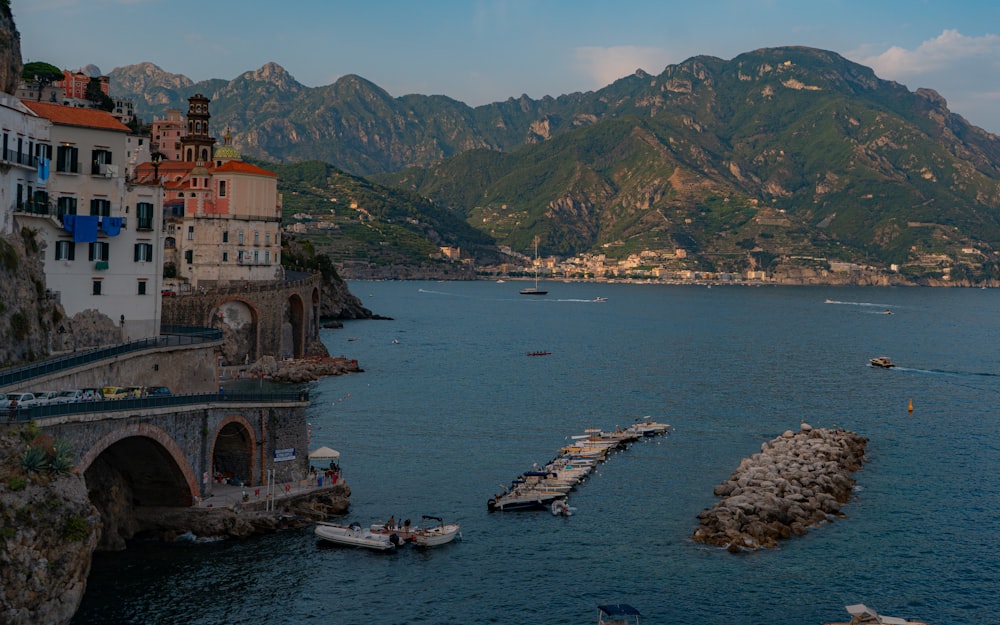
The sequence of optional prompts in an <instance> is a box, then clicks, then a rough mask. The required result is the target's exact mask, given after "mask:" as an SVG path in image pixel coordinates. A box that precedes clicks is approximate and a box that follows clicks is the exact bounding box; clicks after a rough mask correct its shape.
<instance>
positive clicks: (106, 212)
mask: <svg viewBox="0 0 1000 625" xmlns="http://www.w3.org/2000/svg"><path fill="white" fill-rule="evenodd" d="M90 214H91V215H97V216H100V217H110V216H111V200H106V199H103V198H96V197H95V198H93V199H92V200H90Z"/></svg>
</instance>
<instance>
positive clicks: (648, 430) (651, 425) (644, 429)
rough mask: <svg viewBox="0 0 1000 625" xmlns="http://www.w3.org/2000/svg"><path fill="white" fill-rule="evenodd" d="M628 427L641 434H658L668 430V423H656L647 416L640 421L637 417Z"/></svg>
mask: <svg viewBox="0 0 1000 625" xmlns="http://www.w3.org/2000/svg"><path fill="white" fill-rule="evenodd" d="M629 427H630V428H631V429H632V430H633V431H635V432H638V433H639V434H642V435H643V436H657V435H659V434H666V433H667V432H668V431H669V430H670V425H669V424H667V423H657V422H656V421H653V420H652V419H650V418H649V417H644V419H643V420H642V421H639V420H638V419H637V420H636V422H635V423H633V424H632V425H630V426H629Z"/></svg>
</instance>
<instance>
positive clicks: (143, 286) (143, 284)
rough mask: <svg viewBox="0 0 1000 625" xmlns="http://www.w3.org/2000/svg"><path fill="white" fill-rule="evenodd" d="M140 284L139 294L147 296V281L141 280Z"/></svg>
mask: <svg viewBox="0 0 1000 625" xmlns="http://www.w3.org/2000/svg"><path fill="white" fill-rule="evenodd" d="M138 284H139V290H138V294H139V295H145V294H146V281H145V280H139V283H138Z"/></svg>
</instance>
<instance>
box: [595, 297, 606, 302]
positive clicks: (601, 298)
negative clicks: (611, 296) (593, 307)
mask: <svg viewBox="0 0 1000 625" xmlns="http://www.w3.org/2000/svg"><path fill="white" fill-rule="evenodd" d="M594 301H595V302H606V301H608V298H606V297H595V298H594Z"/></svg>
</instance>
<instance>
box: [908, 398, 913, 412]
mask: <svg viewBox="0 0 1000 625" xmlns="http://www.w3.org/2000/svg"><path fill="white" fill-rule="evenodd" d="M909 411H910V412H913V398H912V397H911V398H910V408H909Z"/></svg>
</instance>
